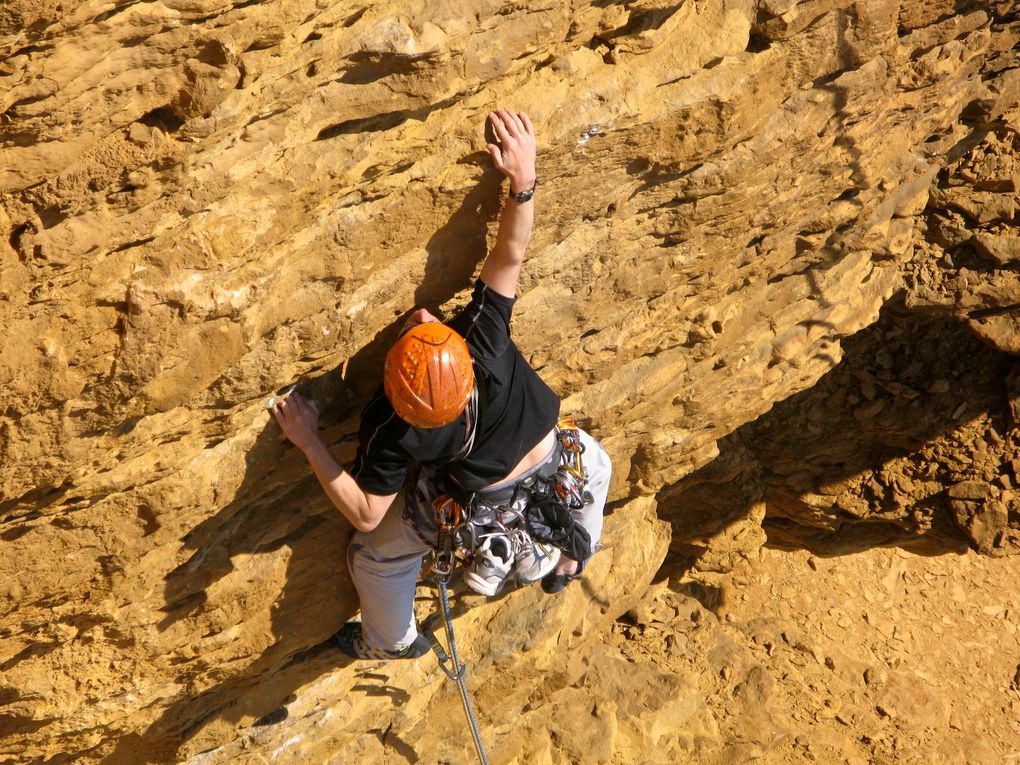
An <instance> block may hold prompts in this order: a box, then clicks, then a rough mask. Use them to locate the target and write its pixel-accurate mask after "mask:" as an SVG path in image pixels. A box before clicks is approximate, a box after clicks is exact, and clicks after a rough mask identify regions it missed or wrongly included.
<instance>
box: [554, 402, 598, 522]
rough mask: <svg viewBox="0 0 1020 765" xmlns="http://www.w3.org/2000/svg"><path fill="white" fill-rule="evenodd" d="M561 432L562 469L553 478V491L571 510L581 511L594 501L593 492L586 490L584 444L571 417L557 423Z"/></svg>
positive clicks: (561, 419)
mask: <svg viewBox="0 0 1020 765" xmlns="http://www.w3.org/2000/svg"><path fill="white" fill-rule="evenodd" d="M556 429H557V430H558V431H559V440H560V446H561V447H562V449H561V451H560V467H559V469H558V470H557V471H556V474H555V475H554V476H553V491H555V492H556V496H557V497H559V499H560V501H561V502H563V504H565V505H566V506H567V507H568V508H569V509H571V510H579V509H580V508H582V507H584V506H585V504H587V503H589V502H591V501H592V495H591V492H589V491H588V490H587V488H586V486H587V483H588V476H587V474H586V473H585V470H584V461H583V459H582V457H581V455H583V454H584V444H582V443H581V432H580V430H579V429H578V427H577V425H576V424H574V421H573V420H572V419H571V418H570V417H562V418H560V421H559V422H558V423H556Z"/></svg>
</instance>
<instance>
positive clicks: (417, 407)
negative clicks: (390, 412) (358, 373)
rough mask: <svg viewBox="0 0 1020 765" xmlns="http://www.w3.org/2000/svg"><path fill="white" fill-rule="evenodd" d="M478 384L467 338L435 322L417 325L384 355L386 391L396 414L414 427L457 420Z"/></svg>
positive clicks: (384, 384)
mask: <svg viewBox="0 0 1020 765" xmlns="http://www.w3.org/2000/svg"><path fill="white" fill-rule="evenodd" d="M474 384H475V373H474V369H473V368H472V366H471V354H470V353H469V352H468V347H467V343H465V342H464V338H462V337H461V336H460V335H458V334H457V333H456V332H454V331H453V330H452V329H450V328H449V327H447V326H446V325H445V324H440V323H439V322H437V321H427V322H423V323H421V324H416V325H414V326H413V327H411V328H410V329H409V330H407V331H406V332H404V334H403V335H401V336H400V338H398V340H397V342H395V343H394V344H393V347H392V348H390V350H389V353H387V354H386V368H385V370H384V372H383V390H384V391H385V392H386V397H387V398H388V399H389V400H390V403H391V404H392V405H393V409H394V411H396V413H397V415H399V417H400V418H401V419H402V420H404V421H405V422H409V423H410V424H411V425H414V426H415V427H418V428H438V427H441V426H443V425H448V424H450V423H451V422H453V421H454V420H456V419H457V417H459V416H460V413H461V412H463V411H464V408H465V407H466V406H467V405H468V401H469V400H470V399H471V390H472V389H473V388H474Z"/></svg>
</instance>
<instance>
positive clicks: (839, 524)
mask: <svg viewBox="0 0 1020 765" xmlns="http://www.w3.org/2000/svg"><path fill="white" fill-rule="evenodd" d="M843 345H844V352H845V353H844V357H843V360H842V361H841V363H840V364H839V365H838V366H837V367H836V368H834V369H833V370H832V371H831V372H830V373H829V374H827V375H826V376H825V377H823V378H822V379H821V380H820V381H819V382H818V383H817V384H816V385H815V386H814V387H813V388H811V389H809V390H806V391H804V392H802V393H799V394H796V395H794V396H792V397H790V398H789V399H786V400H785V401H783V402H781V403H779V404H777V405H776V406H775V407H774V408H773V409H772V410H771V411H770V412H768V413H767V414H765V415H763V416H762V417H760V418H759V419H758V420H756V421H754V422H751V423H748V424H747V425H745V426H743V427H742V428H740V429H738V430H737V431H735V432H734V433H732V434H730V435H729V436H727V437H726V438H724V439H722V440H720V442H719V455H718V457H717V458H716V459H715V460H713V462H711V463H710V464H708V465H706V466H705V467H703V468H701V469H700V470H698V471H697V472H695V473H693V474H692V475H690V476H688V477H686V478H685V479H683V480H682V481H679V482H678V483H676V484H674V485H672V486H669V487H667V488H665V489H663V490H662V491H661V492H660V493H659V495H658V497H657V498H658V501H659V514H660V516H662V517H664V518H666V519H667V520H669V521H670V523H671V524H672V526H673V542H672V544H671V547H670V553H669V555H668V556H667V558H666V561H665V563H664V564H663V568H662V570H661V572H660V575H661V576H666V577H674V578H680V577H682V576H683V575H684V574H686V573H687V572H689V571H691V570H692V569H697V571H698V572H700V573H706V572H707V573H709V574H711V573H726V572H728V571H729V570H731V569H732V568H733V566H734V565H735V563H736V562H737V561H738V560H739V559H740V558H741V557H744V556H748V555H752V554H754V551H755V550H756V549H757V548H758V546H759V545H760V544H761V543H762V542H763V541H766V540H764V539H762V528H764V532H765V533H766V534H767V542H766V543H767V544H769V545H772V546H775V547H779V548H785V549H794V548H806V549H808V550H810V551H811V552H813V553H814V554H816V555H820V556H836V555H846V554H850V553H854V552H859V551H862V550H867V549H870V548H873V547H879V546H899V547H903V548H905V549H909V550H911V551H912V552H915V553H919V554H927V555H939V554H945V553H957V554H959V553H962V552H964V551H966V550H967V549H968V547H974V548H977V549H979V550H981V551H982V552H986V553H989V554H993V555H996V554H1009V553H1014V552H1017V551H1018V548H1017V546H1016V545H1015V544H1013V543H1012V542H1011V540H1012V539H1014V537H1013V536H1011V534H1012V531H1013V530H1015V529H1017V528H1020V516H1017V514H1016V513H1015V512H1014V513H1008V514H1006V513H998V514H996V513H994V512H993V511H994V509H995V507H996V505H995V504H994V503H995V502H997V501H1000V500H1002V501H1008V500H1009V498H1010V497H1012V492H1011V490H1010V489H1009V488H1007V487H1010V486H1012V485H1015V482H1016V479H1017V478H1018V476H1015V475H1013V473H1014V472H1015V470H1016V466H1015V465H1014V463H1013V462H1011V458H1010V455H1011V454H1015V453H1016V449H1017V447H1018V443H1017V442H1018V440H1020V436H1018V431H1017V428H1016V423H1013V422H1011V414H1010V398H1011V397H1012V396H1013V394H1012V393H1010V391H1009V386H1008V381H1009V380H1010V379H1012V377H1011V372H1012V370H1014V369H1015V367H1016V365H1017V362H1016V360H1015V359H1013V358H1012V357H1011V356H1008V355H1007V354H1004V353H1001V352H999V351H996V350H995V349H993V348H991V347H989V346H988V345H986V344H984V343H982V342H981V341H980V340H978V339H977V338H976V337H974V335H972V334H971V333H970V332H968V331H967V329H966V328H965V327H964V326H963V325H962V324H960V323H959V322H957V321H955V320H953V319H951V318H944V317H933V316H926V315H917V314H910V313H908V312H906V311H904V310H903V309H902V308H901V307H898V306H895V305H893V306H889V307H888V308H887V309H886V310H884V311H883V315H882V317H881V319H880V321H879V322H878V323H877V324H876V325H874V326H872V327H870V328H868V329H866V330H864V331H862V332H860V333H858V334H857V335H855V336H853V337H851V338H848V339H846V340H845V341H844V343H843ZM961 486H962V487H965V488H966V490H967V492H969V494H968V497H969V496H970V495H974V496H975V497H977V495H981V496H980V497H977V498H976V499H974V500H973V502H972V505H973V506H972V507H971V509H972V511H973V512H972V514H971V515H970V516H967V515H965V514H963V513H962V512H961V510H960V507H961V506H962V503H964V502H965V500H964V499H960V498H959V497H960V496H962V494H963V493H965V492H963V490H962V489H961V488H960V487H961ZM966 501H970V500H966ZM982 502H983V504H982ZM993 516H994V518H993ZM709 599H711V598H709Z"/></svg>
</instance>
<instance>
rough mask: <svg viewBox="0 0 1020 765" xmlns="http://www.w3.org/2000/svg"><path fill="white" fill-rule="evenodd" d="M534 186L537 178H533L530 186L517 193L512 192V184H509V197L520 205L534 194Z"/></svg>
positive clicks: (536, 184) (536, 183)
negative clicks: (533, 183)
mask: <svg viewBox="0 0 1020 765" xmlns="http://www.w3.org/2000/svg"><path fill="white" fill-rule="evenodd" d="M536 186H538V179H537V178H536V179H535V185H534V186H532V187H531V188H530V189H528V190H527V191H522V192H520V193H519V194H514V187H513V184H510V198H511V199H512V200H514V201H515V202H516V203H517V204H519V205H522V204H524V203H525V202H527V201H528V200H530V199H531V198H532V197H533V196H535V187H536Z"/></svg>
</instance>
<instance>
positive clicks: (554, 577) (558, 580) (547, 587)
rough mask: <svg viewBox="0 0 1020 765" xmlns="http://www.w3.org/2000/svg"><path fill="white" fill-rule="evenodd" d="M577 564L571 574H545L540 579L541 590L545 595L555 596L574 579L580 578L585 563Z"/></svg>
mask: <svg viewBox="0 0 1020 765" xmlns="http://www.w3.org/2000/svg"><path fill="white" fill-rule="evenodd" d="M587 562H588V561H585V562H584V563H578V564H577V570H576V571H575V572H574V573H573V574H560V573H557V572H555V571H553V572H552V573H551V574H547V575H546V576H545V577H544V578H543V579H542V590H543V591H544V592H545V593H546V594H547V595H555V594H556V593H557V592H561V591H562V590H564V589H565V588H566V586H567V585H568V584H570V583H571V582H572V581H574V580H575V579H580V578H581V572H582V571H584V566H585V563H587Z"/></svg>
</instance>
